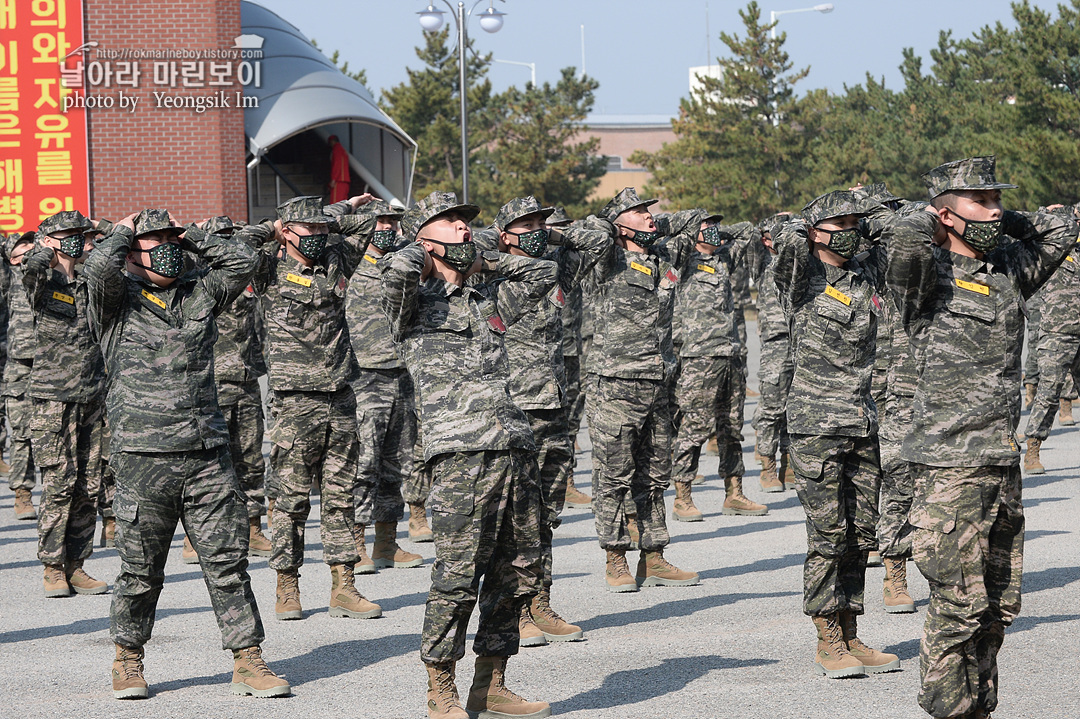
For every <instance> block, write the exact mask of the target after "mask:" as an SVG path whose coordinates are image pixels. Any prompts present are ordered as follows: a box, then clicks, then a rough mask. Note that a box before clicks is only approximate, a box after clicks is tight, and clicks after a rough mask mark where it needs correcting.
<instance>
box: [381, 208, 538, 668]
mask: <svg viewBox="0 0 1080 719" xmlns="http://www.w3.org/2000/svg"><path fill="white" fill-rule="evenodd" d="M450 211H457V212H459V213H461V214H462V215H463V216H464V217H465V219H466V220H471V219H473V218H475V217H476V215H477V213H478V212H479V208H477V207H475V206H473V205H459V204H458V202H457V198H456V197H455V196H454V194H453V193H442V192H435V193H432V194H431V195H429V196H428V197H426V198H424V199H423V200H421V201H420V202H419V203H417V205H415V206H414V207H413V208H411V209H410V210H409V211H408V212H407V213H406V215H405V217H404V219H403V220H402V231H403V234H404V235H405V237H406V239H407V240H414V239H416V237H417V234H418V233H420V234H422V232H421V231H420V228H421V227H422V226H423V225H424V224H425V223H426V222H427V221H429V220H431V219H432V218H434V217H436V216H438V215H440V214H443V213H446V212H450ZM426 257H427V255H426V252H425V251H424V247H423V245H421V244H420V243H419V242H412V243H411V244H408V245H406V246H405V247H403V248H402V249H400V250H398V251H397V252H395V253H393V254H391V255H388V256H386V257H385V258H383V259H382V260H381V261H380V262H379V270H380V272H381V273H382V283H383V308H384V310H385V312H386V316H387V318H388V320H389V322H390V328H391V332H392V334H393V337H394V340H395V341H396V342H398V348H399V351H400V352H401V355H402V357H403V359H404V360H405V364H406V366H407V367H408V368H409V374H410V375H411V376H412V378H413V382H414V385H415V389H416V406H417V409H418V411H419V417H420V427H421V432H422V435H423V443H424V459H425V461H426V463H427V465H428V467H429V468H430V470H431V473H432V488H431V495H430V499H429V506H430V507H431V529H432V531H433V532H434V534H435V563H434V565H433V566H432V569H431V590H430V592H429V593H428V599H427V609H426V611H425V613H424V629H423V636H422V638H421V647H420V658H421V659H422V660H423V661H424V662H425V663H426V664H437V665H445V664H447V663H450V662H456V661H458V660H459V659H461V657H463V656H464V654H465V635H466V630H467V628H468V623H469V617H470V615H471V614H472V610H473V607H474V606H475V605H476V602H477V599H478V598H479V602H480V624H479V626H478V628H477V631H476V638H475V640H474V642H473V649H474V651H475V652H476V653H477V655H479V656H481V657H507V656H510V655H512V654H516V653H517V651H518V637H519V634H518V619H519V617H520V614H521V608H522V606H524V605H525V604H526V603H528V601H529V599H530V598H531V597H532V596H533V595H535V594H536V593H537V592H538V591H539V590H540V584H541V563H540V530H539V526H538V525H539V516H540V487H539V478H538V472H537V468H536V459H535V451H536V446H535V444H534V443H533V437H532V431H531V430H530V428H529V420H528V418H527V417H526V416H525V414H524V412H522V411H521V409H519V408H518V407H517V406H516V405H515V404H514V403H513V401H511V399H510V393H509V382H510V364H509V360H508V357H507V354H506V349H505V346H504V343H503V336H504V334H505V333H506V330H507V328H508V327H509V326H511V325H512V324H513V323H514V322H516V321H517V320H518V319H520V318H521V317H522V315H524V314H525V312H526V311H528V310H529V309H530V308H531V307H532V306H533V305H535V304H537V303H538V302H540V301H542V300H543V299H544V298H545V297H546V296H547V294H548V293H549V292H550V291H551V289H552V287H553V286H554V284H555V280H556V277H557V265H555V263H553V262H548V261H545V260H536V259H533V258H531V257H514V256H511V255H507V254H502V253H498V252H488V253H484V254H483V256H482V257H483V269H484V270H485V271H486V273H488V274H487V276H488V278H489V281H487V282H481V281H478V280H479V279H481V278H479V277H473V278H470V279H469V280H467V281H466V282H465V286H464V287H459V286H457V285H453V284H449V283H447V282H445V281H443V280H442V279H440V278H438V277H429V278H427V279H426V280H421V274H422V272H423V270H424V266H425V260H426ZM492 275H493V276H494V277H493V278H492ZM481 577H483V579H484V582H483V587H482V588H481V585H480V579H481Z"/></svg>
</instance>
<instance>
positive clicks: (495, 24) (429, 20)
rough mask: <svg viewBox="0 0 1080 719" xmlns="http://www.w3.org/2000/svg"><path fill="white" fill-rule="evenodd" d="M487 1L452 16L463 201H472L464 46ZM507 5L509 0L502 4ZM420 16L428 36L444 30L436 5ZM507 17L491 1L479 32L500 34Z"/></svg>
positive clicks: (460, 5)
mask: <svg viewBox="0 0 1080 719" xmlns="http://www.w3.org/2000/svg"><path fill="white" fill-rule="evenodd" d="M483 1H484V0H476V2H475V3H474V4H473V6H472V8H471V9H470V10H469V11H468V12H465V3H464V2H463V1H460V0H459V2H458V4H457V12H456V13H455V14H454V15H452V17H453V18H454V22H455V23H456V24H457V35H458V94H459V95H460V96H461V201H462V202H468V201H469V116H468V111H469V87H468V77H467V76H466V73H465V46H466V44H467V39H468V34H467V26H468V24H469V20H470V19H471V18H472V14H473V11H475V10H476V7H477V5H479V4H480V3H482V2H483ZM499 1H500V2H506V0H499ZM439 2H441V3H442V4H443V5H445V6H446V8H447V9H448V10H450V11H451V12H454V7H453V6H452V5H450V2H449V0H439ZM416 14H417V15H419V16H420V27H422V28H424V30H425V31H426V32H438V31H439V29H441V28H442V26H443V15H444V13H443V11H442V10H436V9H435V6H434V5H433V4H430V3H429V4H428V6H427V8H426V9H425V10H421V11H420V12H418V13H416ZM505 15H506V13H504V12H499V11H498V10H496V9H495V0H489V2H488V8H487V10H484V11H483V12H482V13H480V28H481V29H482V30H483V31H484V32H492V33H493V32H498V31H499V30H500V29H502V26H503V16H505Z"/></svg>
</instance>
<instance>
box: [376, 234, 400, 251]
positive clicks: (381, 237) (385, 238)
mask: <svg viewBox="0 0 1080 719" xmlns="http://www.w3.org/2000/svg"><path fill="white" fill-rule="evenodd" d="M395 242H397V233H396V232H394V231H393V230H375V231H374V232H372V233H371V244H373V245H375V247H376V248H378V249H380V250H382V251H383V252H387V251H389V250H390V249H391V248H392V247H393V246H394V243H395Z"/></svg>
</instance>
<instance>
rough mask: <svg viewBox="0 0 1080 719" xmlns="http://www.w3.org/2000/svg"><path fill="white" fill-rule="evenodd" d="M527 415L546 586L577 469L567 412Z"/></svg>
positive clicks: (538, 411)
mask: <svg viewBox="0 0 1080 719" xmlns="http://www.w3.org/2000/svg"><path fill="white" fill-rule="evenodd" d="M525 414H526V415H527V416H528V417H529V426H530V427H532V432H533V441H534V442H536V446H537V453H536V464H537V467H538V469H539V473H540V474H539V477H540V557H541V563H542V565H543V585H544V587H550V586H551V584H552V574H551V566H552V554H551V543H552V539H553V537H554V533H555V528H556V527H558V526H559V523H560V519H559V514H561V513H562V510H563V505H564V504H565V503H566V482H567V480H568V479H569V477H570V472H572V471H573V468H574V444H573V442H571V441H570V435H569V434H567V428H566V424H567V414H566V409H565V408H561V409H530V410H526V412H525Z"/></svg>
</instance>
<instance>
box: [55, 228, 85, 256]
mask: <svg viewBox="0 0 1080 719" xmlns="http://www.w3.org/2000/svg"><path fill="white" fill-rule="evenodd" d="M54 239H55V238H54ZM85 244H86V235H83V234H78V235H69V236H67V237H61V238H60V251H61V252H63V253H64V254H65V255H67V256H68V257H70V258H72V259H76V260H77V259H79V258H80V257H82V254H83V246H84V245H85Z"/></svg>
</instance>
